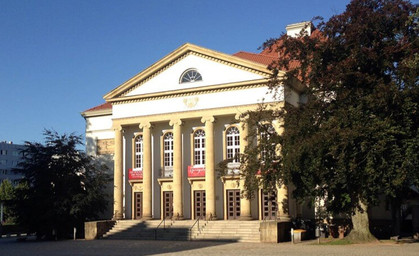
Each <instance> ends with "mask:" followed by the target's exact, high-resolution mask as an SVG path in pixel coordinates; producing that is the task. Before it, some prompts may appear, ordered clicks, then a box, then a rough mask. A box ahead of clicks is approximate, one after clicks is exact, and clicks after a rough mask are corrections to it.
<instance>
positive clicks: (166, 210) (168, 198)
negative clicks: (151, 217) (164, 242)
mask: <svg viewBox="0 0 419 256" xmlns="http://www.w3.org/2000/svg"><path fill="white" fill-rule="evenodd" d="M172 217H173V191H163V218H165V219H171V218H172Z"/></svg>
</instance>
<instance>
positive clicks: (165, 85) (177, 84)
mask: <svg viewBox="0 0 419 256" xmlns="http://www.w3.org/2000/svg"><path fill="white" fill-rule="evenodd" d="M190 69H194V70H196V71H197V72H199V74H200V75H201V76H202V80H200V81H195V82H186V83H182V82H181V80H180V78H181V76H182V74H183V73H184V72H185V71H187V70H190ZM270 75H271V72H270V71H269V70H268V69H267V67H266V66H264V65H262V64H259V63H255V62H251V61H248V60H245V59H242V58H239V57H235V56H232V55H228V54H224V53H220V52H216V51H212V50H209V49H206V48H203V47H199V46H196V45H193V44H184V45H182V46H181V47H179V48H178V49H176V50H175V51H173V52H172V53H170V54H168V55H167V56H166V57H164V58H163V59H161V60H159V61H158V62H156V63H155V64H153V65H151V66H150V67H149V68H147V69H145V70H144V71H142V72H140V73H138V74H137V75H135V76H134V77H133V78H131V79H129V80H128V81H126V82H125V83H123V84H121V85H120V86H118V87H117V88H115V89H114V90H112V91H111V92H109V93H108V94H106V95H105V96H104V98H105V100H106V101H108V102H115V101H120V100H127V99H135V98H139V97H150V96H151V95H159V94H162V93H164V94H170V93H171V92H173V93H179V92H190V91H198V90H201V89H202V90H205V89H206V88H210V87H211V88H214V87H220V86H221V87H223V86H228V85H229V84H231V85H237V84H240V83H246V84H249V83H251V81H255V82H260V81H262V80H267V79H269V77H270Z"/></svg>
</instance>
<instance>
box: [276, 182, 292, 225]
mask: <svg viewBox="0 0 419 256" xmlns="http://www.w3.org/2000/svg"><path fill="white" fill-rule="evenodd" d="M278 217H279V219H280V220H281V221H290V215H289V200H288V186H286V185H281V187H279V188H278Z"/></svg>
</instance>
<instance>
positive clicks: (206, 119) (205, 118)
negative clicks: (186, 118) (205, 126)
mask: <svg viewBox="0 0 419 256" xmlns="http://www.w3.org/2000/svg"><path fill="white" fill-rule="evenodd" d="M206 122H211V123H214V122H215V117H214V116H203V117H202V118H201V123H206Z"/></svg>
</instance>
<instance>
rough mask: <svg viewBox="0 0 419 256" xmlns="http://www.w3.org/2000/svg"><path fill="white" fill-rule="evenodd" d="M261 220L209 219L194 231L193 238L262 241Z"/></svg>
mask: <svg viewBox="0 0 419 256" xmlns="http://www.w3.org/2000/svg"><path fill="white" fill-rule="evenodd" d="M259 228H260V221H257V220H253V221H234V220H233V221H225V220H215V221H209V222H208V223H207V224H206V225H205V226H204V227H203V228H201V229H200V231H195V230H194V231H193V233H192V236H191V238H192V239H193V240H216V241H220V240H222V241H235V242H257V243H258V242H260V231H259Z"/></svg>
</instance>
